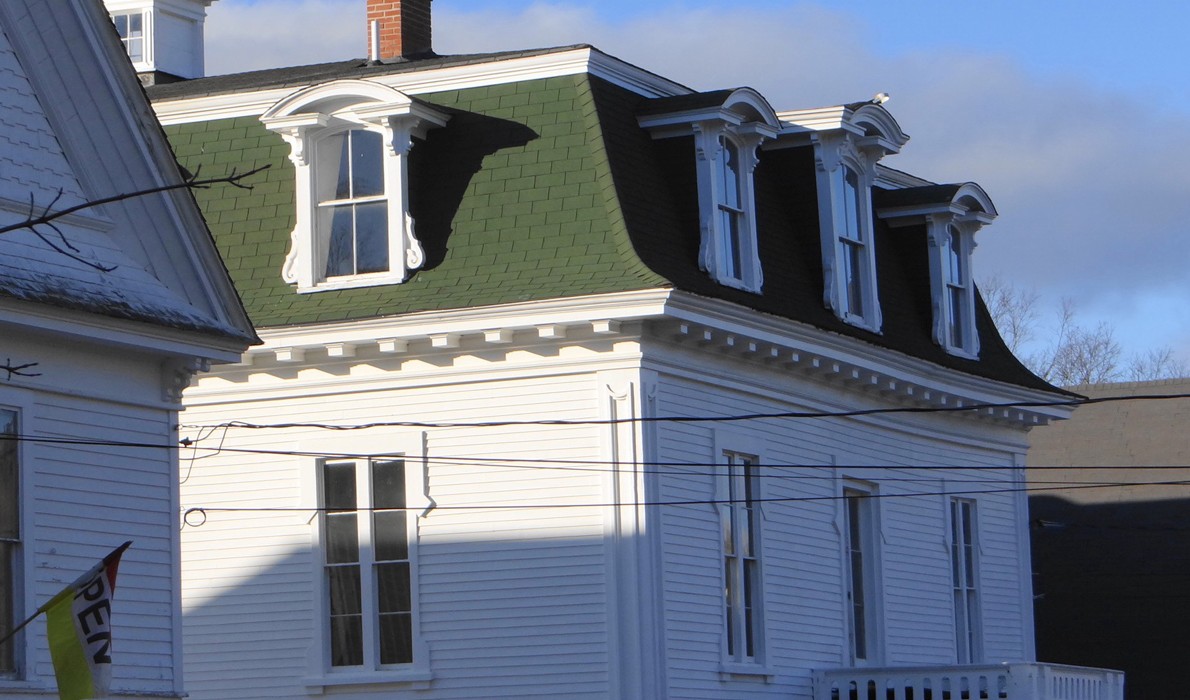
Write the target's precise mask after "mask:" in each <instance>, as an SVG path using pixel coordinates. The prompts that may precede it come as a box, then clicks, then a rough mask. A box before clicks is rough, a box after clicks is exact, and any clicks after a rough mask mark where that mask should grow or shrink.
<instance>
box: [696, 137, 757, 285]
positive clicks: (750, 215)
mask: <svg viewBox="0 0 1190 700" xmlns="http://www.w3.org/2000/svg"><path fill="white" fill-rule="evenodd" d="M694 133H695V137H694V138H695V156H696V159H697V169H698V202H699V221H700V222H701V224H700V236H699V241H700V243H699V251H698V265H699V267H700V268H701V269H702V270H703V271H705V272H706V273H707V274H709V275H710V276H711V277H712V278H713V279H714V280H715V281H716V282H718V283H719V284H722V285H723V286H725V287H735V288H737V289H743V290H744V291H748V292H753V293H756V294H759V293H760V291H761V288H762V287H763V285H764V273H763V270H762V268H761V264H760V250H759V246H758V244H757V234H756V187H755V179H754V178H753V174H754V171H755V170H756V166H757V164H758V163H759V159H758V158H757V153H758V149H759V148H760V144H761V143H762V142H763V141H764V139H765V134H764V133H763V132H762V131H761V130H759V129H757V128H755V125H751V124H743V125H732V124H728V123H725V122H721V121H716V122H700V123H699V124H696V125H695V126H694ZM725 139H726V140H730V141H731V142H732V144H733V145H734V146H735V147H736V151H737V152H738V153H739V158H740V162H739V165H738V169H739V177H740V183H739V188H740V204H741V206H742V211H741V215H740V220H741V226H740V232H739V247H740V250H739V269H738V270H735V271H734V272H735V274H732V273H733V271H732V269H731V268H732V264H731V258H732V257H733V256H732V251H731V249H730V247H728V246H727V245H726V241H727V239H728V238H729V234H728V232H727V231H724V230H723V217H722V216H721V215H720V207H721V205H722V204H723V202H724V200H725V199H726V183H725V182H724V181H723V170H724V168H723V167H722V159H723V157H724V146H723V141H724V140H725Z"/></svg>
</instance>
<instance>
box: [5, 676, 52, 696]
mask: <svg viewBox="0 0 1190 700" xmlns="http://www.w3.org/2000/svg"><path fill="white" fill-rule="evenodd" d="M52 690H53V688H52V687H51V686H49V685H47V684H45V683H43V682H42V681H23V680H17V679H15V678H0V693H12V694H13V695H21V694H25V693H29V694H31V695H32V694H38V695H40V694H44V693H49V692H51V691H52Z"/></svg>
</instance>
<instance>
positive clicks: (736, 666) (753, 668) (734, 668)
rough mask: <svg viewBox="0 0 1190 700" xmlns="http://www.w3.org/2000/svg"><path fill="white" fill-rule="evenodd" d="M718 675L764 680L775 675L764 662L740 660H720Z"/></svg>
mask: <svg viewBox="0 0 1190 700" xmlns="http://www.w3.org/2000/svg"><path fill="white" fill-rule="evenodd" d="M719 675H720V676H722V677H724V678H727V677H732V678H739V677H741V676H747V677H751V678H756V679H760V680H764V681H766V682H767V681H771V680H772V679H773V678H774V677H775V676H776V674H775V673H773V671H772V669H770V668H769V667H768V666H765V665H764V664H758V663H743V662H740V661H720V662H719Z"/></svg>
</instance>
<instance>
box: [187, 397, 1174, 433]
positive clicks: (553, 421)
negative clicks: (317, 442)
mask: <svg viewBox="0 0 1190 700" xmlns="http://www.w3.org/2000/svg"><path fill="white" fill-rule="evenodd" d="M1171 399H1190V394H1152V395H1145V396H1102V397H1098V398H1079V399H1063V400H1058V401H1012V402H1008V403H973V404H965V405H961V406H895V407H889V408H864V409H852V410H846V411H776V412H770V413H745V414H738V415H729V416H637V417H632V418H602V419H564V418H546V419H525V420H499V421H437V422H436V421H374V422H370V423H357V424H347V425H342V424H335V423H303V422H285V423H251V422H248V421H227V422H224V423H214V424H202V423H195V424H181V425H179V426H178V427H179V428H185V429H209V428H243V429H247V430H266V429H278V430H279V429H288V428H308V429H317V430H345V431H351V430H368V429H371V428H505V427H516V426H534V425H535V426H551V425H554V426H582V425H623V424H637V423H639V424H646V423H731V422H739V421H747V420H761V419H771V418H799V419H816V418H855V417H860V416H875V415H886V414H898V413H958V412H967V411H984V410H996V409H1012V408H1022V409H1023V408H1058V407H1070V406H1074V407H1077V406H1086V405H1090V404H1097V403H1109V402H1115V401H1165V400H1171Z"/></svg>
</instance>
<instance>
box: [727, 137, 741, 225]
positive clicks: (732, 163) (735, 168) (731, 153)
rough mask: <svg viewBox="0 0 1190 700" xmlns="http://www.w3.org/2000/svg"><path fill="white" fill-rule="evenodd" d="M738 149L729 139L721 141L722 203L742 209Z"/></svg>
mask: <svg viewBox="0 0 1190 700" xmlns="http://www.w3.org/2000/svg"><path fill="white" fill-rule="evenodd" d="M742 201H743V198H742V197H741V196H740V151H739V149H738V148H736V146H735V144H734V143H732V142H731V141H727V140H724V141H723V203H724V204H726V205H727V206H729V207H731V208H732V209H737V210H738V209H743V207H742V206H740V203H741V202H742Z"/></svg>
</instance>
